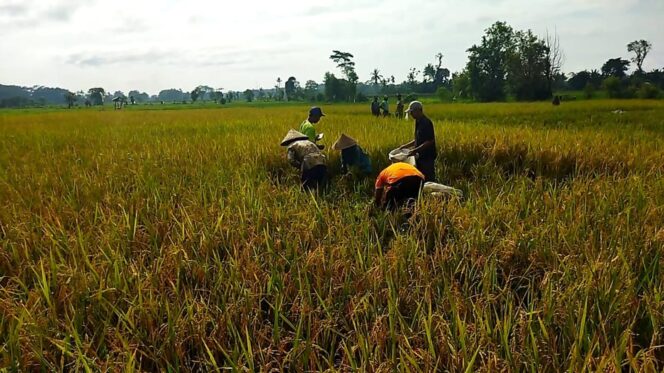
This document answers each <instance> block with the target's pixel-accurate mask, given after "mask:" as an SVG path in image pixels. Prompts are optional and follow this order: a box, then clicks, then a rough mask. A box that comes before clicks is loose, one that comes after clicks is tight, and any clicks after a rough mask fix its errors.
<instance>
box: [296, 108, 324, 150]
mask: <svg viewBox="0 0 664 373" xmlns="http://www.w3.org/2000/svg"><path fill="white" fill-rule="evenodd" d="M324 116H325V114H323V110H321V109H320V108H319V107H318V106H314V107H312V108H311V109H309V117H308V118H307V120H305V121H304V122H302V124H300V133H303V134H304V135H306V136H307V138H309V141H311V142H313V143H314V144H315V143H316V141H317V140H318V139H316V129H315V128H314V124H316V123H318V122H319V121H320V118H322V117H324ZM319 147H320V148H321V149H323V148H324V146H323V145H321V146H319Z"/></svg>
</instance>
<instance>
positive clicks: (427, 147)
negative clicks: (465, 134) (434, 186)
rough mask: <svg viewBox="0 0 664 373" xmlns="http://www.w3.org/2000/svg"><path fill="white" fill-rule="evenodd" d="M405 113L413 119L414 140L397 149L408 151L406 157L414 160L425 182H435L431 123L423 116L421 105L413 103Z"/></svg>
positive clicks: (433, 135) (434, 137)
mask: <svg viewBox="0 0 664 373" xmlns="http://www.w3.org/2000/svg"><path fill="white" fill-rule="evenodd" d="M406 113H409V115H410V116H412V117H413V119H415V140H413V141H411V142H409V143H407V144H403V145H401V146H400V147H399V149H410V151H409V153H408V155H409V156H414V157H415V158H416V164H415V166H416V167H417V169H418V170H420V172H421V173H423V174H424V177H425V179H426V181H432V182H435V181H436V167H435V164H436V155H437V154H436V136H435V134H434V131H433V122H431V119H429V118H427V116H426V115H424V110H423V108H422V103H421V102H419V101H413V102H411V103H410V105H409V106H408V110H406Z"/></svg>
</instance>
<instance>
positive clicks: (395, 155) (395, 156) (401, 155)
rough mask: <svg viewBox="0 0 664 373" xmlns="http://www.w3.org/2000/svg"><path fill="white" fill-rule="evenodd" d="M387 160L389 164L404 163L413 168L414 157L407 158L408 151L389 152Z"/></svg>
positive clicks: (395, 150) (396, 150)
mask: <svg viewBox="0 0 664 373" xmlns="http://www.w3.org/2000/svg"><path fill="white" fill-rule="evenodd" d="M388 158H389V159H390V161H391V162H404V163H408V164H409V165H411V166H415V157H413V156H408V150H405V149H394V150H392V151H391V152H390V154H389V156H388Z"/></svg>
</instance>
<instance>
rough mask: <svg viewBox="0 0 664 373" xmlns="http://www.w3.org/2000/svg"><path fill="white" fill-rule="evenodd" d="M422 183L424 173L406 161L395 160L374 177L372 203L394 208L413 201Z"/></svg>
mask: <svg viewBox="0 0 664 373" xmlns="http://www.w3.org/2000/svg"><path fill="white" fill-rule="evenodd" d="M423 184H424V175H422V173H421V172H420V171H419V170H418V169H417V168H415V167H413V166H411V165H409V164H408V163H403V162H397V163H393V164H392V165H390V166H388V167H387V168H385V169H384V170H383V171H381V173H380V174H379V175H378V178H377V179H376V185H375V187H376V189H375V191H374V204H375V206H376V207H380V208H383V209H388V210H395V209H397V208H401V207H404V206H406V205H409V204H412V203H414V202H415V201H416V200H417V198H418V197H419V195H420V190H421V188H422V185H423Z"/></svg>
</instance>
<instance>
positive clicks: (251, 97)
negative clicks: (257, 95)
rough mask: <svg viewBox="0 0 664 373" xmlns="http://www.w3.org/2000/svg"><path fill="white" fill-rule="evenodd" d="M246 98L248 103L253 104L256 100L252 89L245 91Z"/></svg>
mask: <svg viewBox="0 0 664 373" xmlns="http://www.w3.org/2000/svg"><path fill="white" fill-rule="evenodd" d="M244 98H245V100H247V102H251V101H253V100H254V91H252V90H251V89H247V90H245V91H244Z"/></svg>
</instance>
